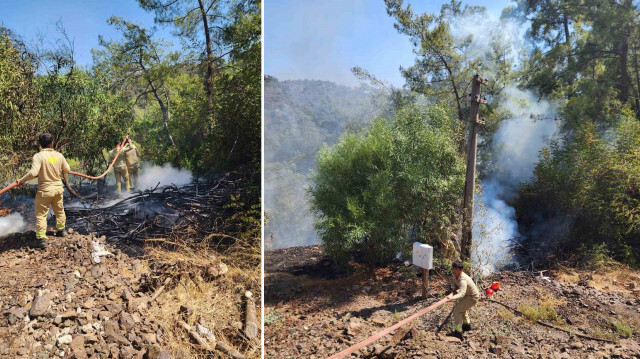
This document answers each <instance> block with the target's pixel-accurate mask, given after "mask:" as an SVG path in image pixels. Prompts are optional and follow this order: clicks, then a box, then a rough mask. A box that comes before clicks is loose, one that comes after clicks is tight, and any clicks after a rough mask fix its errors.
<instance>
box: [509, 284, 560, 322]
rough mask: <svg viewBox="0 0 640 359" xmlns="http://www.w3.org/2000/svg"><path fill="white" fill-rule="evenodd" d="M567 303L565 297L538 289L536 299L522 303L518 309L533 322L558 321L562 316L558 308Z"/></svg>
mask: <svg viewBox="0 0 640 359" xmlns="http://www.w3.org/2000/svg"><path fill="white" fill-rule="evenodd" d="M565 304H567V302H566V301H565V300H564V299H558V298H556V297H554V296H552V295H550V294H548V293H545V292H543V291H542V290H539V289H538V290H537V295H536V299H533V300H528V301H525V302H523V303H521V304H520V306H519V307H518V310H519V311H520V312H522V314H523V315H524V316H525V318H527V319H529V320H530V321H532V322H535V321H538V320H555V321H558V320H559V319H560V317H559V316H558V312H557V310H556V308H558V307H559V306H562V305H565Z"/></svg>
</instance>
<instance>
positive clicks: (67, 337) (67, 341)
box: [56, 334, 73, 347]
mask: <svg viewBox="0 0 640 359" xmlns="http://www.w3.org/2000/svg"><path fill="white" fill-rule="evenodd" d="M72 341H73V337H71V334H66V335H63V336H61V337H60V338H58V340H57V341H56V344H57V345H58V346H59V347H61V346H63V345H65V344H70V343H71V342H72Z"/></svg>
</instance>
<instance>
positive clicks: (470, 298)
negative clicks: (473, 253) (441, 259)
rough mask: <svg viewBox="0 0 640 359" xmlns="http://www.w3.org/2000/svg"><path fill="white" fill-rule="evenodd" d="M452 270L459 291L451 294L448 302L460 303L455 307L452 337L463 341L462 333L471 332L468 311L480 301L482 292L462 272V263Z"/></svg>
mask: <svg viewBox="0 0 640 359" xmlns="http://www.w3.org/2000/svg"><path fill="white" fill-rule="evenodd" d="M451 270H452V271H453V278H452V279H453V284H454V285H455V288H457V291H456V292H455V294H454V293H451V294H449V295H448V296H447V301H452V300H458V302H457V303H456V305H455V306H454V307H453V314H452V315H453V326H454V331H453V332H452V333H450V335H451V336H455V337H458V338H460V339H462V331H465V332H466V331H468V330H471V322H470V320H469V312H468V311H469V309H470V308H471V307H473V306H474V305H476V303H477V302H478V300H479V299H480V291H479V290H478V287H476V284H475V283H474V282H473V279H471V277H469V276H468V275H467V274H466V273H464V272H463V271H462V263H460V262H454V263H453V264H452V265H451ZM461 325H462V327H461Z"/></svg>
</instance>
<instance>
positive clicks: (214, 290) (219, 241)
mask: <svg viewBox="0 0 640 359" xmlns="http://www.w3.org/2000/svg"><path fill="white" fill-rule="evenodd" d="M241 181H242V179H238V178H237V177H235V178H230V177H225V178H222V179H221V180H219V181H216V182H213V183H209V184H204V185H201V184H197V185H196V184H194V185H188V186H184V187H180V188H175V187H174V188H172V189H166V190H165V189H164V188H159V189H157V190H156V191H154V192H152V193H151V192H150V193H146V194H144V195H140V196H138V197H136V198H135V200H127V201H125V202H124V203H122V204H117V203H118V202H120V201H121V200H122V199H121V198H117V197H116V196H115V195H113V194H106V195H102V196H100V198H94V199H93V200H92V201H93V202H95V203H106V204H105V205H102V206H101V207H99V208H96V209H95V210H91V211H83V212H77V213H73V211H72V210H71V209H72V208H73V207H77V203H71V202H74V201H75V200H74V199H71V198H70V196H69V197H67V198H69V202H70V203H66V204H65V205H66V206H67V226H68V228H70V230H71V231H72V232H73V233H72V234H70V235H68V236H67V237H65V238H58V237H53V236H51V237H49V240H48V242H49V243H50V245H49V247H48V248H47V249H46V250H41V249H36V248H33V246H34V245H35V243H34V242H35V240H34V232H33V231H30V230H29V229H30V228H32V226H33V209H32V208H33V207H32V199H30V198H29V197H28V196H25V198H22V197H20V196H17V198H7V197H6V196H5V198H4V199H5V201H4V202H3V203H0V204H1V205H2V208H0V215H6V214H7V213H11V212H18V213H21V214H23V216H24V217H25V225H26V231H24V232H20V233H14V234H11V235H9V236H6V237H4V238H0V273H1V274H2V276H0V358H53V357H58V358H163V359H166V358H176V359H178V358H229V357H233V358H259V357H260V356H261V347H260V343H259V337H260V331H259V330H258V331H257V338H258V339H255V338H251V337H249V334H248V332H247V330H246V329H247V326H246V323H245V319H246V313H247V308H248V307H249V302H250V300H247V299H246V297H245V296H246V294H247V293H248V291H250V292H251V293H252V298H253V302H255V303H258V305H257V306H256V307H255V309H256V312H257V317H258V318H259V317H260V315H261V308H260V307H259V303H260V301H261V290H260V289H261V281H260V279H261V275H260V254H259V253H260V239H259V237H256V235H255V234H254V232H256V229H255V228H254V229H253V230H252V231H249V229H248V227H247V226H246V225H244V226H243V223H245V222H248V221H249V220H251V219H252V222H251V223H253V222H255V223H259V218H256V216H259V211H258V212H257V213H258V214H257V215H255V214H254V213H253V212H251V213H248V214H247V212H246V209H245V207H246V206H248V205H249V204H247V205H246V206H245V205H244V204H237V202H236V200H234V198H243V199H244V200H245V202H247V203H250V202H249V201H247V196H248V195H247V194H246V193H247V191H246V190H245V189H244V188H245V187H244V185H243V184H241ZM133 195H135V194H133ZM149 199H152V200H153V201H150V200H149ZM109 200H111V201H112V202H113V203H116V204H110V203H107V201H109ZM155 202H160V203H162V204H163V205H164V206H166V207H169V208H171V210H172V211H174V212H179V213H178V214H177V215H173V214H172V213H174V212H168V210H166V209H164V208H162V207H159V206H158V205H155V204H153V203H155ZM238 202H239V201H238ZM106 206H109V208H105V207H106ZM171 206H173V207H171ZM131 209H135V211H134V212H131V213H130V212H126V211H131ZM143 210H144V211H146V212H143ZM254 212H255V211H254ZM140 213H145V214H144V215H136V214H140ZM167 213H169V214H170V215H172V216H173V218H176V220H172V221H171V222H170V223H169V224H170V225H171V226H170V227H169V226H168V225H167V222H166V221H164V219H163V218H161V216H160V215H164V217H167ZM29 215H31V216H29ZM124 215H126V218H125V217H124ZM113 222H115V224H113ZM53 224H54V219H53V218H51V219H50V223H49V226H51V225H53ZM252 226H254V227H255V225H252ZM74 228H75V229H77V230H73V229H74ZM131 229H135V231H131ZM163 229H164V231H162V230H163ZM258 230H259V228H258ZM122 233H125V234H129V235H128V236H129V237H128V238H130V239H131V240H127V239H124V240H123V239H122ZM256 233H259V232H256ZM131 234H133V235H131ZM92 241H98V242H100V243H102V244H103V245H104V246H105V247H106V249H107V250H108V251H109V252H111V253H113V254H114V256H108V257H103V258H102V262H101V263H100V264H97V263H95V262H94V260H93V259H92V258H91V252H92V249H93V245H92ZM258 328H259V326H258ZM255 332H256V331H253V332H252V333H253V334H255ZM196 337H198V339H196Z"/></svg>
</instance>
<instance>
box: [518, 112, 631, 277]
mask: <svg viewBox="0 0 640 359" xmlns="http://www.w3.org/2000/svg"><path fill="white" fill-rule="evenodd" d="M617 118H618V120H617V122H616V124H615V126H614V127H613V129H611V130H609V131H599V130H598V129H597V128H596V126H595V125H593V124H590V123H583V124H582V125H581V126H580V128H579V129H577V130H576V131H575V132H573V133H570V134H568V135H567V137H566V138H565V139H564V144H563V145H562V146H560V145H558V144H555V145H553V146H551V148H549V149H545V150H543V151H542V153H541V156H540V162H539V163H538V164H537V165H536V168H535V171H534V180H533V182H532V183H530V184H527V185H525V186H523V187H522V188H521V190H520V197H519V198H518V199H517V208H518V214H519V222H520V223H522V224H524V226H525V227H527V228H528V230H529V237H530V241H531V242H532V243H537V244H538V245H540V244H543V243H546V244H549V243H548V242H547V241H545V238H544V237H545V235H546V233H545V232H544V231H537V230H536V226H537V225H538V224H540V223H544V222H546V223H551V222H552V220H553V219H557V218H569V219H570V221H569V225H568V231H567V233H566V234H565V235H564V236H563V238H560V239H559V243H555V244H557V245H559V248H561V249H565V250H567V251H568V252H569V251H570V250H573V249H578V248H582V249H583V250H582V257H583V258H582V260H585V261H586V260H589V259H590V258H591V259H594V260H599V259H602V255H603V252H602V250H605V249H606V250H607V251H608V252H610V253H611V255H612V256H613V257H614V258H615V259H616V260H619V261H622V262H624V263H626V264H629V265H632V266H637V265H638V260H637V258H640V240H639V238H640V123H639V122H638V121H637V120H635V119H634V117H633V114H632V113H630V112H629V111H621V112H619V113H618V116H617ZM602 245H604V247H598V246H602ZM598 252H600V253H598ZM569 253H571V252H569ZM594 256H595V257H594Z"/></svg>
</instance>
